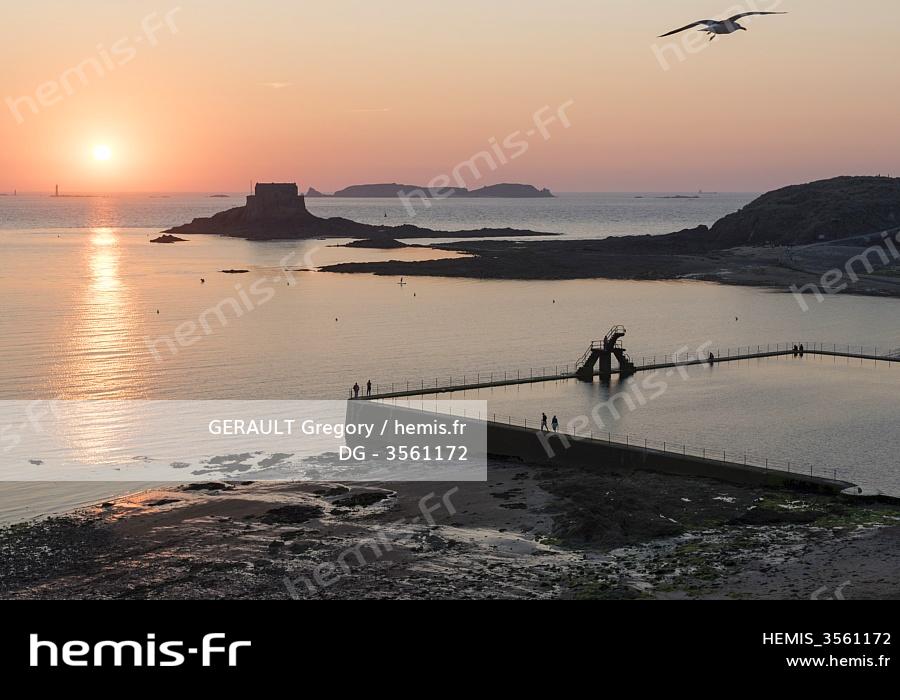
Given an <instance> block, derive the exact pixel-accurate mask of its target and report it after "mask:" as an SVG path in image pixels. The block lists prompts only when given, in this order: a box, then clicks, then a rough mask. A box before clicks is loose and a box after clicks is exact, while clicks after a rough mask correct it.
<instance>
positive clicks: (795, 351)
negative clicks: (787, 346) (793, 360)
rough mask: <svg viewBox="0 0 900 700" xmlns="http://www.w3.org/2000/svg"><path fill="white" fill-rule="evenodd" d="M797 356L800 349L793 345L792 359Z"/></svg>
mask: <svg viewBox="0 0 900 700" xmlns="http://www.w3.org/2000/svg"><path fill="white" fill-rule="evenodd" d="M799 354H800V348H798V347H797V346H796V345H795V346H794V357H797V355H799Z"/></svg>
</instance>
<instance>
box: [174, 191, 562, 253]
mask: <svg viewBox="0 0 900 700" xmlns="http://www.w3.org/2000/svg"><path fill="white" fill-rule="evenodd" d="M164 233H169V234H185V233H194V234H218V235H221V236H234V237H238V238H247V239H249V240H258V241H264V240H278V239H306V238H367V239H370V240H373V241H378V240H383V239H394V240H396V239H398V238H399V239H402V238H491V237H498V236H554V235H558V234H553V233H540V232H538V231H523V230H518V229H511V228H501V229H493V228H486V229H478V230H472V231H433V230H431V229H427V228H420V227H418V226H413V225H411V224H404V225H402V226H372V225H370V224H362V223H359V222H357V221H351V220H350V219H343V218H339V217H334V218H328V219H323V218H322V217H319V216H316V215H314V214H312V213H310V211H309V210H308V209H307V208H306V201H305V198H304V196H303V195H302V194H300V193H299V190H298V188H297V185H296V184H293V183H290V184H288V183H259V184H257V185H256V188H255V191H254V194H252V195H249V196H248V197H247V203H246V204H245V205H244V206H242V207H235V208H234V209H229V210H227V211H223V212H220V213H218V214H214V215H213V216H210V217H202V218H198V219H194V220H193V221H192V222H191V223H189V224H184V225H182V226H175V227H174V228H171V229H169V230H168V231H164Z"/></svg>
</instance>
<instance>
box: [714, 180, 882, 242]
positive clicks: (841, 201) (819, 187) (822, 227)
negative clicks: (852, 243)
mask: <svg viewBox="0 0 900 700" xmlns="http://www.w3.org/2000/svg"><path fill="white" fill-rule="evenodd" d="M897 226H900V178H890V177H836V178H832V179H830V180H819V181H817V182H810V183H808V184H805V185H792V186H790V187H784V188H782V189H779V190H774V191H772V192H769V193H767V194H764V195H763V196H761V197H759V198H758V199H756V200H754V201H753V202H751V203H750V204H748V205H747V206H746V207H744V208H743V209H741V210H740V211H737V212H735V213H734V214H729V215H728V216H726V217H724V218H722V219H720V220H719V221H717V222H716V224H715V225H714V226H713V227H712V230H711V236H710V242H711V244H712V245H714V246H715V247H716V248H733V247H735V246H741V245H751V246H761V245H804V244H808V243H816V242H819V241H833V240H836V239H840V238H847V237H850V236H856V235H860V234H867V233H874V232H877V231H883V230H886V229H890V228H894V227H897Z"/></svg>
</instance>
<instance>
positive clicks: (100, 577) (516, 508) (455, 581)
mask: <svg viewBox="0 0 900 700" xmlns="http://www.w3.org/2000/svg"><path fill="white" fill-rule="evenodd" d="M898 531H900V508H898V507H897V506H895V505H889V504H877V503H863V502H852V501H851V502H846V501H845V500H844V499H841V498H839V497H831V496H821V495H806V494H796V493H791V492H777V491H771V490H768V489H762V488H751V487H741V486H734V485H730V484H724V483H719V482H715V481H711V480H706V479H692V478H678V477H670V476H666V475H659V474H652V473H646V472H635V473H631V474H627V475H617V474H612V473H609V472H605V473H599V472H592V471H589V470H583V469H553V470H543V469H537V468H533V467H529V466H526V465H522V464H519V463H504V462H494V463H492V464H491V466H490V470H489V481H488V483H486V484H459V485H455V484H434V483H422V484H415V483H407V484H392V485H387V484H383V485H358V484H357V485H354V484H346V485H340V484H308V483H306V484H285V483H262V482H259V483H234V484H214V485H210V486H209V487H203V486H198V485H192V486H187V487H172V488H166V489H160V490H156V491H149V492H144V493H141V494H137V495H134V496H128V497H123V498H120V499H117V500H114V501H110V502H108V503H106V504H103V505H101V506H96V507H92V508H89V509H85V510H83V511H80V512H79V513H76V514H73V515H72V516H68V517H65V518H58V519H50V520H45V521H41V522H37V523H32V524H27V525H20V526H14V527H12V528H8V529H5V530H3V531H0V553H2V558H0V561H2V564H0V567H2V568H0V594H2V596H3V597H4V598H52V599H57V598H63V599H85V598H137V599H203V598H222V599H248V598H249V599H287V598H292V597H293V598H314V599H317V598H324V599H350V598H353V599H355V598H465V599H475V598H528V599H531V598H637V597H658V598H702V597H714V598H721V597H740V598H770V597H776V598H800V599H803V598H810V597H813V596H814V595H816V592H817V591H820V589H821V588H822V587H823V586H824V587H826V588H827V587H829V586H830V587H834V586H837V585H841V584H842V583H843V582H844V581H845V580H847V579H850V580H851V584H850V585H848V586H846V587H845V592H844V595H846V597H847V598H852V597H854V596H858V597H870V598H891V597H896V596H897V594H898V593H900V591H898V584H897V583H896V571H897V564H898V560H900V549H898V546H897V545H898V543H900V535H898ZM838 579H840V580H838ZM829 590H830V589H829ZM817 595H818V597H827V595H826V594H824V593H821V592H819V593H818V594H817Z"/></svg>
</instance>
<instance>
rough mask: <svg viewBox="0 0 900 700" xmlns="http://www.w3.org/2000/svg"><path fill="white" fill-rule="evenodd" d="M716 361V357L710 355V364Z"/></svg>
mask: <svg viewBox="0 0 900 700" xmlns="http://www.w3.org/2000/svg"><path fill="white" fill-rule="evenodd" d="M715 361H716V356H715V355H713V354H712V353H709V364H712V363H714V362H715Z"/></svg>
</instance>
